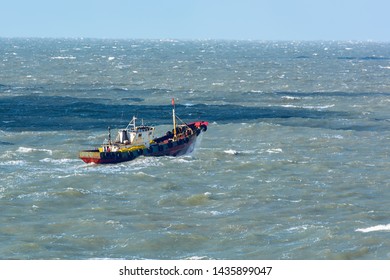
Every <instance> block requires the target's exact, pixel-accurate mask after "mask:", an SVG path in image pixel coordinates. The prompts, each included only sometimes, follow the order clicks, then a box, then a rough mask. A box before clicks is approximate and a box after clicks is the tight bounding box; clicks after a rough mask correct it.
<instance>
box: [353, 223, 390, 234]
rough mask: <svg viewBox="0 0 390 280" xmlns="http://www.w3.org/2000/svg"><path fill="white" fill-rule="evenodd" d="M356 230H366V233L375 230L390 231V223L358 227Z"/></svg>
mask: <svg viewBox="0 0 390 280" xmlns="http://www.w3.org/2000/svg"><path fill="white" fill-rule="evenodd" d="M355 231H358V232H364V233H367V232H374V231H390V224H387V225H377V226H373V227H368V228H358V229H356V230H355Z"/></svg>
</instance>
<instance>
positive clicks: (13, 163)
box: [0, 160, 26, 166]
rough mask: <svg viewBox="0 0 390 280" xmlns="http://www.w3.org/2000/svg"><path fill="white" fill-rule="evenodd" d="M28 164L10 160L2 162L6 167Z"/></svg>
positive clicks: (22, 161)
mask: <svg viewBox="0 0 390 280" xmlns="http://www.w3.org/2000/svg"><path fill="white" fill-rule="evenodd" d="M25 164H26V162H25V161H24V160H8V161H2V162H0V165H3V166H6V165H14V166H18V165H20V166H21V165H25Z"/></svg>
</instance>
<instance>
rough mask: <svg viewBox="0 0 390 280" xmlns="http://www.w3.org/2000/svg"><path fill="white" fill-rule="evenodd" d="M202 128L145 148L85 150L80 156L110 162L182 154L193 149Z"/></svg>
mask: <svg viewBox="0 0 390 280" xmlns="http://www.w3.org/2000/svg"><path fill="white" fill-rule="evenodd" d="M200 133H201V130H200V129H199V130H198V131H197V132H196V133H195V134H193V135H190V136H188V137H185V138H181V139H177V140H176V141H167V142H164V143H158V144H152V145H150V146H149V148H143V149H138V150H133V151H131V152H127V151H117V152H100V151H99V150H98V149H96V150H83V151H80V153H79V158H80V159H82V160H83V161H84V162H85V163H95V164H110V163H120V162H125V161H131V160H134V159H136V158H138V157H140V156H154V157H158V156H181V155H185V154H187V153H190V152H192V151H193V149H194V146H195V142H196V139H197V137H198V136H199V134H200Z"/></svg>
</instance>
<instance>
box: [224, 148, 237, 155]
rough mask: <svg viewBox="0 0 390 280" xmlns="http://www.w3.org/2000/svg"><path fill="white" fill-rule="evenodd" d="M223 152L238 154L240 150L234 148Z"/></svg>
mask: <svg viewBox="0 0 390 280" xmlns="http://www.w3.org/2000/svg"><path fill="white" fill-rule="evenodd" d="M223 152H224V153H225V154H228V155H238V152H237V151H236V150H233V149H229V150H225V151H223Z"/></svg>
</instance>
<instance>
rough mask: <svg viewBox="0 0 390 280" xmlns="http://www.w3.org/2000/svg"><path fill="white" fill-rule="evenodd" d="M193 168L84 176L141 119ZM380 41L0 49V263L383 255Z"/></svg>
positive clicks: (388, 100)
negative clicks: (89, 157)
mask: <svg viewBox="0 0 390 280" xmlns="http://www.w3.org/2000/svg"><path fill="white" fill-rule="evenodd" d="M172 97H175V98H176V103H177V108H176V109H177V110H176V111H177V113H178V115H179V116H180V117H181V118H182V119H183V120H185V121H191V120H197V119H202V120H207V121H209V122H210V126H209V129H208V131H207V132H206V133H205V134H203V135H202V137H201V139H200V143H197V145H198V147H197V149H196V151H195V152H194V153H193V154H191V155H188V156H185V157H179V158H171V157H163V158H138V159H137V160H135V161H132V162H127V163H122V164H116V165H99V166H98V165H86V164H84V163H83V162H82V161H81V160H79V159H78V158H77V152H78V151H79V150H80V149H85V148H90V147H94V146H97V145H99V144H100V143H102V142H103V140H104V139H105V138H107V135H106V133H107V131H106V130H107V127H108V126H111V127H116V128H119V127H123V126H126V125H127V122H128V120H130V118H131V117H132V116H133V115H137V116H138V117H139V118H143V119H144V122H145V123H147V124H150V125H156V126H157V134H160V133H165V132H166V130H169V129H170V121H171V106H170V99H171V98H172ZM389 105H390V44H387V43H372V42H368V43H367V42H234V41H142V40H134V41H112V40H81V39H80V40H60V39H58V40H55V39H0V129H1V131H0V148H1V150H2V152H1V153H0V175H1V182H0V211H1V215H0V223H1V225H2V226H1V227H0V256H1V258H2V259H57V258H58V259H90V258H125V259H150V258H153V259H189V258H196V259H198V258H204V259H388V258H389V257H390V238H389V237H390V209H389V207H388V205H389V201H390V188H389V187H390V175H389V168H390V164H389V154H390V148H389V140H390V128H389V127H390V126H389V125H390V123H389V120H390V117H389V110H388V108H389Z"/></svg>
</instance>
